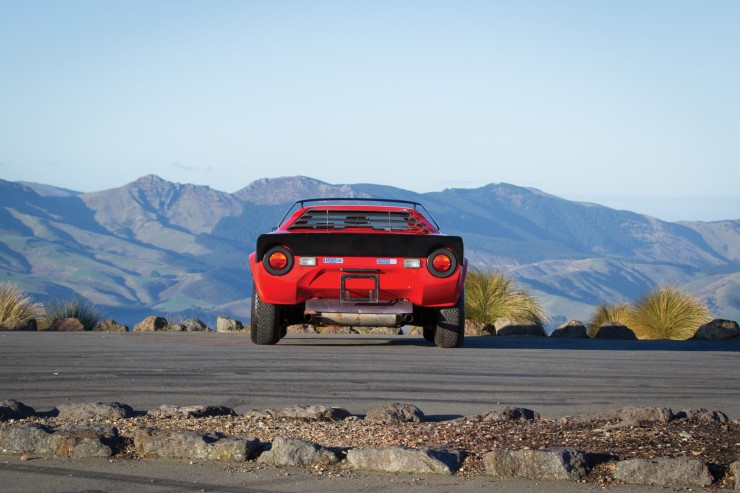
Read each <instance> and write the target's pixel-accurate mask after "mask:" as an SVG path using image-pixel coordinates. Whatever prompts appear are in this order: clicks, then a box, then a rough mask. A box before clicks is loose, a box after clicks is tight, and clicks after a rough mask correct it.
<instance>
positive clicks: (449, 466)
mask: <svg viewBox="0 0 740 493" xmlns="http://www.w3.org/2000/svg"><path fill="white" fill-rule="evenodd" d="M463 458H464V457H463V453H462V452H461V451H459V450H451V449H447V448H429V447H424V448H420V449H413V448H408V447H398V446H395V447H386V448H357V449H351V450H349V451H347V464H348V465H349V467H351V468H353V469H363V470H369V471H380V472H401V473H412V474H447V475H449V474H453V473H454V472H455V471H457V470H458V469H459V468H460V465H461V464H462V460H463Z"/></svg>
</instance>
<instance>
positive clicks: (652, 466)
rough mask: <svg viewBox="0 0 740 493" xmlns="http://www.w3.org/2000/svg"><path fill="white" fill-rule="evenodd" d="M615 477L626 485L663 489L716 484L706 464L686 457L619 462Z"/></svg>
mask: <svg viewBox="0 0 740 493" xmlns="http://www.w3.org/2000/svg"><path fill="white" fill-rule="evenodd" d="M614 477H615V478H616V479H619V480H620V481H624V482H625V483H630V484H646V485H651V486H662V487H669V486H681V487H702V486H709V485H711V484H712V483H713V482H714V478H713V477H712V474H711V473H710V472H709V468H708V467H707V465H706V464H705V463H703V462H701V461H699V460H696V459H687V458H685V457H680V458H668V457H661V458H658V459H654V460H647V459H630V460H623V461H619V462H617V465H616V469H615V470H614Z"/></svg>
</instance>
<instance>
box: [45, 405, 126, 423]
mask: <svg viewBox="0 0 740 493" xmlns="http://www.w3.org/2000/svg"><path fill="white" fill-rule="evenodd" d="M56 410H57V411H58V416H59V418H60V419H69V420H72V421H83V420H91V419H92V420H99V421H102V420H106V419H125V418H131V417H133V416H134V411H133V409H131V406H128V405H126V404H121V403H120V402H82V403H73V404H59V405H58V406H57V407H56Z"/></svg>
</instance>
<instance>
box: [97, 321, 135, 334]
mask: <svg viewBox="0 0 740 493" xmlns="http://www.w3.org/2000/svg"><path fill="white" fill-rule="evenodd" d="M93 330H94V331H95V332H128V327H127V326H125V325H121V324H119V323H118V322H116V321H115V320H101V321H100V322H98V323H97V325H95V328H94V329H93Z"/></svg>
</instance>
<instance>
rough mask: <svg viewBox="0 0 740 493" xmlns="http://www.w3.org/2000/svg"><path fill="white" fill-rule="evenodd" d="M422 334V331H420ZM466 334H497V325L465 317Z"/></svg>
mask: <svg viewBox="0 0 740 493" xmlns="http://www.w3.org/2000/svg"><path fill="white" fill-rule="evenodd" d="M419 335H421V333H419ZM465 335H466V336H495V335H496V327H494V326H493V325H490V324H484V323H483V322H478V321H476V320H469V319H465Z"/></svg>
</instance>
